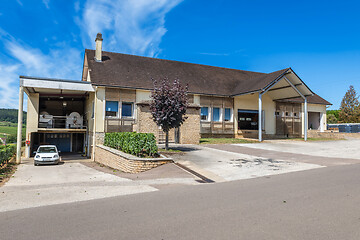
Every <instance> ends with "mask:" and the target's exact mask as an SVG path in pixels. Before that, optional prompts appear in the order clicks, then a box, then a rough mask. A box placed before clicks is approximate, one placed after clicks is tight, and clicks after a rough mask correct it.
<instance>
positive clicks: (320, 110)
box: [301, 103, 327, 134]
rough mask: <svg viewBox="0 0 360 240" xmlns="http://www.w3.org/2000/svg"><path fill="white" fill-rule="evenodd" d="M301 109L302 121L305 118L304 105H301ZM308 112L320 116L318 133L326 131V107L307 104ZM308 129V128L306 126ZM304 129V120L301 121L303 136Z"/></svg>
mask: <svg viewBox="0 0 360 240" xmlns="http://www.w3.org/2000/svg"><path fill="white" fill-rule="evenodd" d="M301 107H302V113H301V117H302V119H304V118H305V114H304V112H305V107H304V104H301ZM308 112H317V113H319V114H320V132H323V131H325V130H326V126H327V120H326V105H322V104H311V103H308ZM308 127H310V126H308ZM304 129H305V122H304V120H303V121H302V134H304V132H305V131H304Z"/></svg>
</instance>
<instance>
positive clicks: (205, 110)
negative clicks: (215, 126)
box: [200, 107, 209, 121]
mask: <svg viewBox="0 0 360 240" xmlns="http://www.w3.org/2000/svg"><path fill="white" fill-rule="evenodd" d="M200 119H201V120H205V121H207V120H209V108H208V107H202V108H201V114H200Z"/></svg>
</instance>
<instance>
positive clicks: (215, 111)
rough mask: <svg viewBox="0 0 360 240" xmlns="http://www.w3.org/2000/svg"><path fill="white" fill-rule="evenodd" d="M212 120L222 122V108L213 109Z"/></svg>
mask: <svg viewBox="0 0 360 240" xmlns="http://www.w3.org/2000/svg"><path fill="white" fill-rule="evenodd" d="M212 116H213V117H212V120H213V121H214V122H220V108H218V107H214V108H213V113H212Z"/></svg>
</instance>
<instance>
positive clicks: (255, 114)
mask: <svg viewBox="0 0 360 240" xmlns="http://www.w3.org/2000/svg"><path fill="white" fill-rule="evenodd" d="M261 115H262V129H263V130H264V126H265V111H264V110H263V111H262V114H261ZM258 124H259V111H258V110H240V109H238V129H239V130H259V127H258Z"/></svg>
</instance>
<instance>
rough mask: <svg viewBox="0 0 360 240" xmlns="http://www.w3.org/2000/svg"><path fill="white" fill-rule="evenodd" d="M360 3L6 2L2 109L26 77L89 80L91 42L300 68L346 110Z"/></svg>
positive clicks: (359, 41) (0, 54) (354, 72)
mask: <svg viewBox="0 0 360 240" xmlns="http://www.w3.org/2000/svg"><path fill="white" fill-rule="evenodd" d="M359 8H360V3H359V2H358V1H331V0H327V1H321V0H320V1H307V0H304V1H301V2H299V1H276V0H274V1H264V0H262V1H260V0H251V1H249V0H248V1H241V0H238V1H231V0H227V1H225V0H223V1H220V0H212V1H209V0H120V1H115V0H74V1H71V0H67V1H60V0H8V1H5V2H4V3H2V5H1V7H0V40H1V41H0V81H1V84H0V108H3V107H6V108H13V107H14V108H16V107H17V102H18V97H17V94H18V84H19V78H18V76H19V75H31V76H39V77H54V78H65V79H74V80H80V78H81V69H82V61H83V54H84V49H85V48H92V49H93V48H94V47H95V42H94V39H95V36H96V33H97V32H102V33H103V38H104V46H103V49H104V50H106V51H115V52H122V53H130V54H137V55H143V56H150V57H158V58H165V59H171V60H178V61H186V62H192V63H201V64H208V65H214V66H221V67H228V68H236V69H241V70H250V71H259V72H273V71H276V70H279V69H283V68H286V67H292V68H293V70H294V71H295V72H296V73H297V74H298V75H299V76H300V77H301V78H302V79H303V80H304V81H305V82H306V83H307V85H308V86H309V87H310V88H311V89H312V90H313V91H314V92H316V93H318V94H319V95H320V96H322V97H324V98H325V99H326V100H328V101H330V102H331V103H333V104H334V105H333V106H332V107H331V109H337V108H338V107H339V105H340V102H341V99H342V97H343V96H344V94H345V92H346V91H347V89H348V88H349V86H350V85H354V87H355V89H356V90H357V91H358V92H360V71H359V66H360V31H359V29H360V15H359V13H358V11H359Z"/></svg>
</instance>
